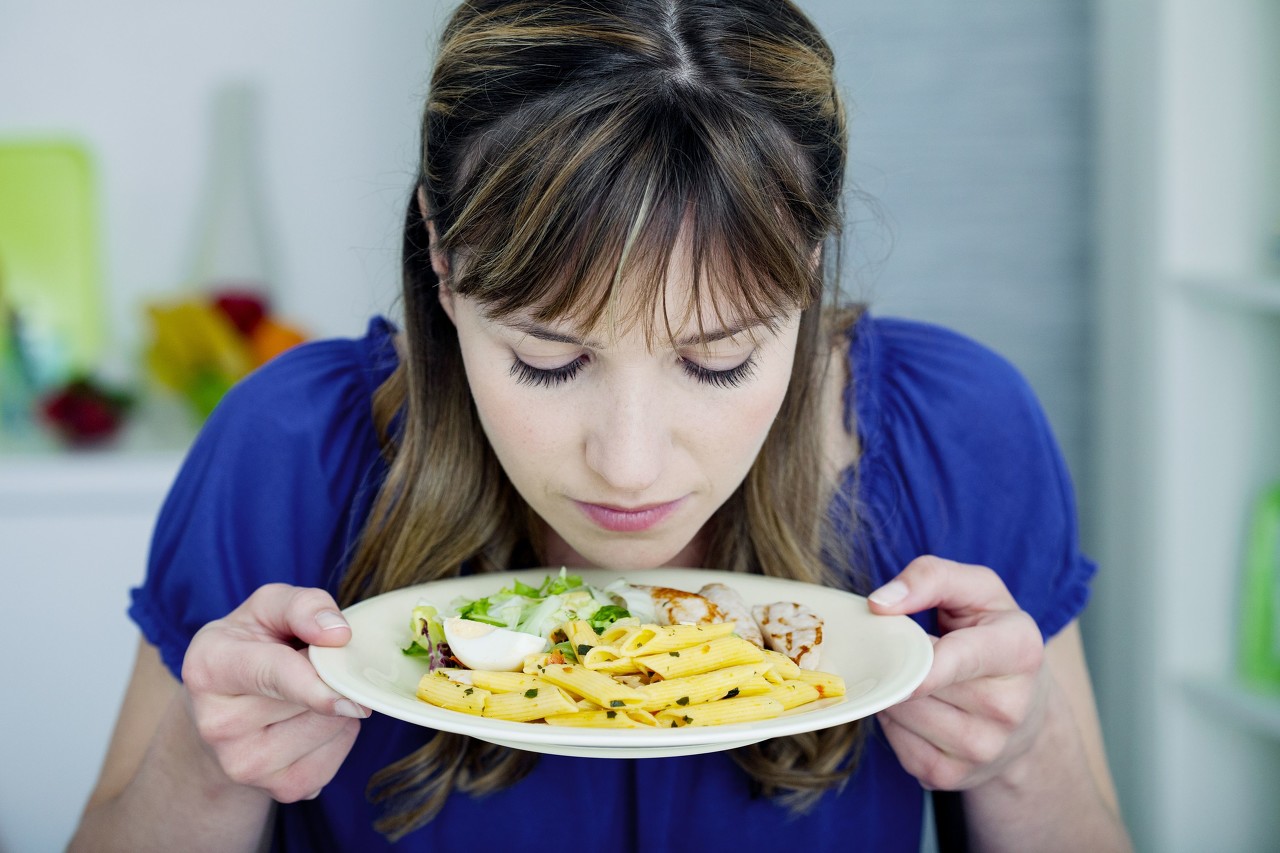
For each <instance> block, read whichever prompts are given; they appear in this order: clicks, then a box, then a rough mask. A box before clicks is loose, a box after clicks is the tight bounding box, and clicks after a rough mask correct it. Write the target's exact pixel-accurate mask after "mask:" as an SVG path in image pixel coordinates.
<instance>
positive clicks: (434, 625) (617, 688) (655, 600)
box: [405, 569, 844, 728]
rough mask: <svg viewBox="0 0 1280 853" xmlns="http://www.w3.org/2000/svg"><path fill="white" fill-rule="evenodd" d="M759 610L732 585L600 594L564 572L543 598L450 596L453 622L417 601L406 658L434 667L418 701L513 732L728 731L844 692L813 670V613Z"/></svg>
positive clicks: (521, 591)
mask: <svg viewBox="0 0 1280 853" xmlns="http://www.w3.org/2000/svg"><path fill="white" fill-rule="evenodd" d="M703 593H705V594H703ZM632 607H634V608H635V610H636V611H639V612H641V613H644V614H645V616H646V617H648V618H647V619H645V620H643V621H642V620H641V619H640V618H637V617H636V616H635V615H634V613H633V611H632V609H631V608H632ZM730 614H735V615H737V616H738V618H737V619H730V618H727V617H728V616H729V615H730ZM755 614H756V616H754V617H753V616H752V611H751V610H749V609H748V608H747V605H746V602H744V601H743V600H742V599H741V597H740V596H738V594H737V593H736V591H734V590H732V589H731V588H729V587H726V586H724V585H723V584H708V585H707V586H705V587H703V590H702V591H701V592H700V593H688V592H684V591H683V590H674V589H671V588H668V587H653V586H644V585H633V584H627V583H625V582H624V581H619V582H617V583H614V584H610V585H609V586H608V587H607V588H605V589H598V588H595V587H591V586H589V585H587V584H585V583H583V582H582V579H581V578H579V577H577V576H574V575H569V574H567V572H566V570H564V569H561V570H560V574H559V576H548V577H547V578H546V580H545V581H544V582H543V584H542V585H541V586H540V587H537V588H534V587H532V586H529V585H527V584H524V583H522V582H520V581H515V582H514V583H513V584H512V585H511V586H508V587H504V588H503V589H502V590H500V591H499V592H498V593H495V594H494V595H491V596H487V597H485V598H480V599H458V600H455V601H454V602H452V603H451V605H450V608H449V614H448V615H442V613H441V612H440V611H439V610H438V609H437V608H436V607H435V605H433V604H428V603H422V604H420V605H419V606H417V607H415V608H414V610H413V614H412V623H411V627H412V630H413V643H412V644H411V645H410V647H409V648H408V649H405V652H406V654H413V655H419V656H422V657H425V658H427V659H428V663H429V670H430V671H429V672H428V673H427V674H426V675H424V676H422V679H421V682H420V684H419V686H418V690H417V695H418V698H420V699H422V700H423V701H425V702H428V703H430V704H432V705H436V706H438V707H441V708H446V709H448V710H452V711H458V712H461V713H467V714H475V715H480V716H485V717H492V718H495V719H502V720H511V721H516V722H533V721H538V720H541V721H543V722H545V723H547V724H549V725H559V726H594V727H611V728H646V727H680V726H705V725H722V724H726V723H737V722H747V721H752V720H763V719H768V718H771V717H776V716H777V715H779V714H781V713H783V712H784V711H788V710H791V709H792V708H796V707H801V706H803V705H806V704H809V703H811V702H816V701H819V700H821V699H827V698H833V697H838V696H842V695H844V682H843V681H842V680H841V679H840V677H839V676H837V675H834V674H831V673H822V672H817V671H816V666H817V649H818V647H819V646H820V644H821V639H822V621H821V619H820V618H818V617H817V614H815V613H813V611H812V610H809V609H808V608H806V607H804V606H803V605H799V604H796V603H792V602H776V603H773V604H768V605H759V606H757V607H756V608H755ZM673 619H674V620H675V621H672V620H673ZM557 620H558V621H557ZM757 620H759V621H760V625H759V626H757V625H756V624H755V623H756V621H757ZM664 623H665V624H664ZM751 637H758V638H759V641H753V640H752V639H748V638H751Z"/></svg>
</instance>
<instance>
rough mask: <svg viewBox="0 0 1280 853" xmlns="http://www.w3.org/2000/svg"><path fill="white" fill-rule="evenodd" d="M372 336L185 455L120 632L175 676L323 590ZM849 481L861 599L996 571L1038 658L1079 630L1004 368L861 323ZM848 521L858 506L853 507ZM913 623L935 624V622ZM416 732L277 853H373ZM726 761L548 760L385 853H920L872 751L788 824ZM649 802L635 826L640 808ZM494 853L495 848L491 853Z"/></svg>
mask: <svg viewBox="0 0 1280 853" xmlns="http://www.w3.org/2000/svg"><path fill="white" fill-rule="evenodd" d="M392 332H393V330H392V329H391V327H390V326H389V325H388V324H387V323H386V321H384V320H381V319H375V320H374V321H373V322H372V323H371V324H370V326H369V329H368V332H367V334H366V335H365V336H364V337H363V338H360V339H356V340H329V341H320V342H316V343H311V344H307V345H304V346H302V347H299V348H297V349H295V350H293V351H291V352H289V353H287V354H285V355H284V356H281V357H280V358H278V359H276V360H275V361H273V362H271V363H270V364H269V365H267V366H266V367H264V368H262V369H261V370H259V371H258V372H257V373H255V374H254V375H253V376H251V377H250V378H249V379H247V380H246V381H244V382H242V383H241V384H240V385H239V386H237V387H236V388H235V389H234V390H233V391H232V392H231V393H230V394H229V395H228V396H227V397H226V399H225V400H224V401H223V403H222V405H220V406H219V407H218V409H217V411H216V412H215V413H214V414H213V416H212V417H211V418H210V419H209V422H208V424H207V426H206V427H205V429H204V430H203V432H202V433H201V435H200V437H199V438H198V439H197V440H196V442H195V444H194V445H193V447H192V449H191V451H190V454H189V456H188V458H187V460H186V463H185V464H184V466H183V468H182V471H181V473H180V474H179V476H178V479H177V481H176V482H175V483H174V486H173V489H172V491H171V492H170V494H169V496H168V499H167V501H166V502H165V505H164V508H163V509H162V511H161V514H160V517H159V521H158V523H157V527H156V531H155V539H154V542H153V545H152V550H151V556H150V563H149V568H148V573H147V578H146V581H145V582H144V584H143V585H142V586H141V587H139V588H138V589H136V590H134V591H133V605H132V607H131V609H130V615H131V616H132V617H133V619H134V620H135V621H136V622H137V623H138V625H139V626H140V627H141V629H142V631H143V633H144V634H145V636H146V638H147V639H148V640H149V641H150V642H151V643H153V644H154V645H155V646H157V647H158V648H159V650H160V654H161V656H162V658H163V660H164V662H165V664H166V665H167V666H168V667H169V669H170V670H171V671H172V672H173V673H174V675H175V676H177V675H179V673H180V669H181V664H182V657H183V655H184V653H185V652H186V648H187V644H188V643H189V641H190V639H191V637H192V635H193V634H194V633H195V631H196V630H197V629H198V628H199V627H200V626H201V625H203V624H205V623H206V622H209V621H211V620H213V619H216V618H218V617H221V616H223V615H225V614H226V613H228V612H229V611H231V610H232V609H234V608H235V607H236V606H237V605H238V604H239V603H240V602H241V601H243V600H244V599H245V598H246V597H247V596H248V595H249V594H250V593H251V592H252V591H253V590H254V589H256V588H257V587H259V586H261V585H262V584H264V583H267V582H270V581H284V582H287V583H291V584H299V585H304V586H320V587H324V588H326V589H328V590H330V591H331V592H332V591H334V590H336V588H337V582H338V578H339V577H340V576H341V574H342V571H343V568H344V566H345V564H346V559H347V556H348V554H349V553H350V549H351V547H352V544H353V542H354V541H355V538H356V536H357V535H358V533H359V530H360V527H361V524H362V523H363V521H364V519H365V517H366V514H367V512H368V510H369V506H370V503H371V500H372V497H373V493H374V492H375V490H376V488H377V486H378V484H379V483H380V481H381V478H382V476H383V475H384V473H385V471H384V463H383V462H382V460H381V457H380V455H379V452H378V446H377V441H376V439H375V435H374V429H373V425H372V417H371V411H370V397H371V395H372V393H373V390H374V389H375V388H376V387H377V386H378V384H379V383H380V382H381V381H382V380H383V379H385V378H386V377H387V376H388V375H389V373H390V371H391V370H392V369H393V367H394V366H395V363H396V356H395V353H394V350H393V347H392V345H391V335H392ZM849 360H850V370H851V374H850V375H851V376H852V377H853V381H852V383H851V385H850V389H849V390H848V391H847V392H846V397H845V401H846V411H847V412H848V413H850V414H855V413H856V418H855V419H854V420H855V421H856V424H857V429H858V435H859V439H860V441H861V448H862V451H861V458H860V463H859V471H858V476H857V478H855V477H854V476H853V473H852V471H848V472H846V473H845V476H844V478H843V482H842V485H841V490H840V492H839V494H838V496H837V498H836V499H835V501H834V502H833V507H832V512H833V513H839V514H843V515H845V516H847V515H848V512H849V507H850V506H851V505H853V506H857V507H859V508H860V514H861V518H862V520H863V521H864V522H865V524H864V526H863V527H862V528H861V531H862V532H861V533H860V534H858V535H857V536H855V534H854V533H853V532H852V531H851V530H850V529H849V526H848V525H845V526H844V529H845V532H846V537H845V538H846V541H847V542H848V544H849V547H851V548H852V547H859V550H860V553H861V561H862V562H863V564H864V565H865V567H866V571H867V572H868V573H869V574H870V584H871V585H872V588H873V587H874V586H876V585H879V584H881V583H883V582H885V581H886V580H888V579H889V578H891V577H892V576H893V575H895V574H896V573H897V572H898V571H900V570H901V569H902V568H903V567H904V566H906V564H907V563H908V562H910V561H911V560H912V559H913V558H914V557H916V556H919V555H921V554H936V555H939V556H942V557H947V558H950V559H954V560H959V561H962V562H966V563H978V564H982V565H986V566H990V567H991V568H992V569H994V570H995V571H997V572H998V573H999V574H1000V575H1001V577H1003V579H1004V581H1005V583H1006V584H1007V585H1008V587H1009V589H1010V590H1011V591H1012V592H1013V595H1014V596H1015V597H1016V598H1017V600H1018V602H1019V604H1020V605H1021V606H1022V607H1023V608H1024V609H1025V610H1026V611H1027V612H1029V613H1030V614H1031V616H1033V617H1034V618H1035V620H1036V622H1037V623H1038V624H1039V626H1040V630H1041V631H1042V632H1043V634H1044V635H1045V636H1046V637H1048V636H1051V635H1053V634H1054V633H1056V632H1057V631H1058V630H1060V629H1061V628H1062V627H1063V626H1065V625H1066V624H1067V623H1069V622H1070V621H1071V620H1072V619H1073V618H1075V617H1076V615H1077V614H1079V612H1080V611H1081V610H1082V609H1083V607H1084V605H1085V602H1086V600H1087V598H1088V594H1089V590H1088V583H1089V580H1090V578H1091V576H1092V575H1093V572H1094V565H1093V563H1092V562H1090V560H1089V559H1088V558H1086V557H1085V556H1083V555H1082V554H1081V553H1080V550H1079V546H1078V543H1077V533H1076V512H1075V504H1074V497H1073V491H1072V486H1071V482H1070V479H1069V477H1068V473H1067V470H1066V467H1065V465H1064V464H1063V460H1062V458H1061V455H1060V453H1059V450H1058V448H1057V445H1056V443H1055V441H1054V439H1053V436H1052V434H1051V432H1050V428H1049V425H1048V423H1047V422H1046V420H1045V417H1044V414H1043V413H1042V411H1041V409H1040V406H1039V405H1038V403H1037V401H1036V399H1035V397H1034V395H1033V394H1032V392H1031V390H1030V388H1029V387H1028V386H1027V384H1026V382H1025V381H1024V380H1023V379H1022V377H1021V376H1020V375H1019V374H1018V373H1017V372H1016V371H1015V370H1014V368H1013V367H1011V366H1010V365H1009V364H1008V363H1007V362H1006V361H1004V360H1003V359H1001V358H1000V357H999V356H997V355H995V354H993V353H992V352H990V351H989V350H987V349H984V348H983V347H981V346H979V345H978V344H976V343H974V342H973V341H971V340H968V339H966V338H964V337H961V336H959V335H957V334H955V333H952V332H949V331H946V330H944V329H941V328H938V327H935V326H930V325H925V324H922V323H917V322H909V321H903V320H891V319H882V318H871V317H869V316H864V317H863V318H862V319H861V320H860V321H859V322H858V324H857V325H856V326H855V328H854V331H853V334H852V336H851V343H850V347H849ZM851 502H853V503H851ZM923 621H925V622H926V624H927V623H928V621H929V620H928V619H927V618H926V619H924V620H923ZM429 736H430V732H429V731H428V730H426V729H423V728H420V727H417V726H413V725H410V724H407V723H402V722H400V721H397V720H394V719H391V718H389V717H384V716H382V715H379V714H375V715H373V717H371V718H370V719H368V720H366V721H364V723H363V726H362V729H361V733H360V736H359V738H358V739H357V741H356V744H355V746H354V748H353V749H352V751H351V754H350V756H349V757H348V758H347V760H346V762H345V764H344V765H343V767H342V769H341V770H340V771H339V773H338V775H337V777H336V778H335V779H334V780H333V782H332V783H330V784H329V785H328V786H327V787H326V788H325V789H324V792H323V794H322V795H321V796H320V797H319V798H318V799H316V800H313V801H310V802H306V803H299V804H294V805H287V806H281V807H280V808H279V810H278V824H277V831H276V848H277V849H280V850H290V851H292V850H376V849H383V848H384V847H385V846H386V842H385V840H384V839H383V838H382V836H380V835H378V834H377V833H376V832H375V831H374V830H373V829H372V823H373V821H374V819H375V818H376V816H377V812H376V809H375V808H374V807H373V806H372V805H370V804H369V803H368V802H367V800H366V798H365V786H366V783H367V782H368V780H369V777H370V776H371V775H372V774H373V773H374V772H375V771H377V770H379V769H381V768H383V767H385V766H386V765H388V764H390V763H392V762H393V761H395V760H398V759H400V758H402V757H404V756H406V755H408V754H409V753H411V752H413V751H414V750H415V749H416V748H417V747H419V746H420V745H421V744H422V743H423V742H424V740H425V739H426V738H428V737H429ZM748 782H749V780H748V777H747V776H746V775H745V774H744V773H743V772H742V771H741V770H739V769H738V767H737V765H736V764H734V763H733V762H732V761H731V760H730V758H729V757H728V755H727V754H725V753H713V754H709V755H698V756H690V757H684V758H666V759H645V760H605V759H588V758H564V757H556V756H543V757H541V758H540V759H539V761H538V765H537V768H536V769H535V770H534V771H533V772H532V773H531V774H530V775H529V776H528V777H526V778H525V779H524V780H523V781H521V782H519V783H518V784H516V785H514V786H512V787H510V788H508V789H506V790H504V791H500V792H498V793H496V794H493V795H491V796H489V797H487V798H485V799H482V800H475V799H472V798H470V797H468V796H466V795H461V794H455V795H454V796H453V797H452V799H451V800H450V801H449V802H448V804H447V805H446V807H445V809H444V810H443V812H441V814H440V816H439V817H438V818H437V819H436V820H435V821H434V822H432V823H431V824H429V825H428V826H426V827H425V828H423V829H422V830H419V831H417V832H415V833H412V834H410V835H409V836H406V837H405V838H404V839H402V840H401V841H400V842H399V843H398V844H396V845H394V849H397V850H448V849H454V846H455V845H457V844H458V843H459V842H460V839H475V840H480V839H488V840H490V841H492V840H501V843H503V844H508V843H510V842H511V839H513V838H520V837H525V838H528V837H529V833H530V829H529V827H530V825H531V824H530V821H531V820H532V821H533V823H532V826H534V827H539V829H535V830H533V831H534V832H538V831H541V827H543V826H545V825H546V824H544V820H545V819H546V818H548V817H554V815H556V814H557V813H560V812H561V810H563V809H566V808H567V809H571V810H572V814H573V825H574V830H575V835H576V837H578V838H580V839H582V840H584V841H585V842H587V843H589V844H593V845H600V846H601V848H602V849H608V850H612V851H622V850H685V849H689V850H693V849H701V850H709V849H711V850H714V849H719V848H721V847H723V846H727V843H733V844H735V845H736V846H738V847H739V848H740V849H769V850H773V851H775V853H776V851H777V850H778V849H780V845H785V847H783V848H782V849H792V850H822V849H829V848H830V847H831V845H832V843H833V840H834V839H840V840H841V844H840V847H841V849H846V850H875V851H894V850H902V851H913V852H914V851H916V850H918V848H919V843H920V832H921V817H922V809H923V803H924V794H923V791H922V789H921V788H920V785H919V784H918V783H917V782H916V780H915V779H914V778H912V777H911V776H909V775H908V774H907V773H906V772H905V771H904V770H903V769H902V767H901V766H900V765H899V763H898V761H897V759H896V758H895V756H894V754H893V752H892V750H890V749H889V747H888V744H887V742H886V741H885V740H884V738H883V737H882V736H881V735H879V734H878V732H875V731H873V732H872V733H871V734H870V735H869V736H868V738H867V740H866V746H865V748H864V751H863V754H862V759H861V764H860V765H859V768H858V770H857V772H856V774H855V775H854V777H853V779H852V780H851V781H850V783H849V784H848V785H847V786H846V788H845V789H844V791H843V792H842V793H839V794H837V793H833V792H828V793H827V794H826V795H825V796H824V797H823V799H822V800H821V801H820V803H819V804H818V806H817V807H816V808H815V809H814V810H813V811H812V812H811V813H809V814H808V815H806V816H804V817H801V818H799V819H792V818H791V817H790V814H789V812H788V811H787V810H786V809H784V808H783V807H780V806H778V805H775V804H774V803H773V802H772V801H770V800H768V799H763V798H758V797H753V796H752V792H751V787H750V785H749V784H748ZM642 790H643V791H644V794H645V800H644V805H643V809H642V810H638V809H637V802H638V799H637V798H638V795H639V792H640V791H642ZM486 843H487V842H486Z"/></svg>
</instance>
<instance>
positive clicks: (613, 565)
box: [570, 540, 684, 572]
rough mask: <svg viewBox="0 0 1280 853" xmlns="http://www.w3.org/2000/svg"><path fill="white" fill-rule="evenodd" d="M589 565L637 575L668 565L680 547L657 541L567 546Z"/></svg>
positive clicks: (678, 552) (681, 548)
mask: <svg viewBox="0 0 1280 853" xmlns="http://www.w3.org/2000/svg"><path fill="white" fill-rule="evenodd" d="M570 544H571V545H572V546H573V548H574V550H575V551H576V552H577V553H578V554H579V555H581V556H582V558H583V559H584V560H585V561H586V562H588V563H589V564H590V565H592V566H597V567H599V568H604V569H614V570H616V571H624V572H637V571H643V570H644V569H657V568H660V567H662V566H666V565H669V564H670V563H671V561H672V560H673V559H675V558H676V557H677V556H679V554H680V552H681V551H682V550H683V549H684V545H671V544H669V543H660V542H636V541H630V542H627V541H625V540H623V541H615V542H590V543H586V542H584V543H582V544H581V545H580V546H579V545H577V544H576V543H570Z"/></svg>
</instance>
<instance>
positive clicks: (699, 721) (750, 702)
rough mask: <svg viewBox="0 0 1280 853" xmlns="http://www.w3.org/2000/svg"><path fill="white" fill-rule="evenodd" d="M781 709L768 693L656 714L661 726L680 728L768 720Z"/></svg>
mask: <svg viewBox="0 0 1280 853" xmlns="http://www.w3.org/2000/svg"><path fill="white" fill-rule="evenodd" d="M743 642H746V641H745V640H744V641H743ZM782 710H783V709H782V703H781V702H779V701H778V700H777V699H772V698H770V697H768V696H736V697H734V698H733V699H718V700H716V701H715V702H705V703H703V704H701V705H690V706H688V707H687V708H670V709H668V710H666V711H659V712H658V713H657V714H656V715H655V716H656V717H657V718H658V725H659V726H663V727H671V728H678V727H681V726H720V725H725V724H727V723H747V722H751V721H753V720H767V719H770V718H772V717H776V716H778V715H779V714H781V713H782Z"/></svg>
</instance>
